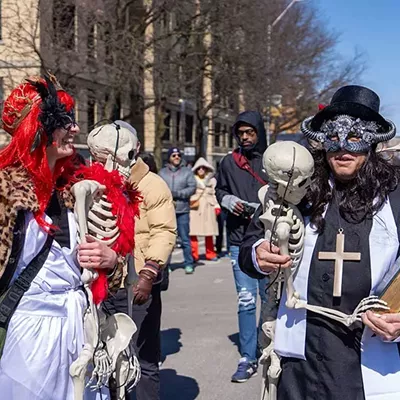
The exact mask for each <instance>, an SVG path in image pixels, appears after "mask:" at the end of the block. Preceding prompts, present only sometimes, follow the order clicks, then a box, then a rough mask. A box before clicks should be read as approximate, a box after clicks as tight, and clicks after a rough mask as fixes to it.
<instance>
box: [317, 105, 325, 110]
mask: <svg viewBox="0 0 400 400" xmlns="http://www.w3.org/2000/svg"><path fill="white" fill-rule="evenodd" d="M325 107H326V104H318V110H319V111H321V110H323V109H324V108H325Z"/></svg>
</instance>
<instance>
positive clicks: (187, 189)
mask: <svg viewBox="0 0 400 400" xmlns="http://www.w3.org/2000/svg"><path fill="white" fill-rule="evenodd" d="M159 175H160V176H161V178H163V179H164V181H165V182H166V183H167V185H168V187H169V190H170V191H171V193H172V197H173V199H174V203H175V212H176V213H177V214H183V213H188V212H190V206H189V200H190V197H191V196H192V194H194V193H195V191H196V187H197V184H196V180H195V178H194V175H193V172H192V170H191V169H190V168H188V167H185V166H183V165H182V164H181V165H180V166H179V167H177V168H175V167H173V166H172V165H171V164H167V165H166V166H165V167H164V168H162V169H161V171H160V172H159Z"/></svg>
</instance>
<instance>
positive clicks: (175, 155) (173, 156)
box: [171, 153, 181, 158]
mask: <svg viewBox="0 0 400 400" xmlns="http://www.w3.org/2000/svg"><path fill="white" fill-rule="evenodd" d="M171 158H181V155H180V154H178V153H175V154H171Z"/></svg>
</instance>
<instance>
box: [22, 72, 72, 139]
mask: <svg viewBox="0 0 400 400" xmlns="http://www.w3.org/2000/svg"><path fill="white" fill-rule="evenodd" d="M27 81H28V82H29V83H30V84H31V85H32V86H34V87H35V89H36V90H37V92H38V93H39V95H40V97H41V99H42V103H41V105H40V109H41V112H40V114H39V122H40V123H41V125H42V127H43V131H44V133H45V134H46V136H47V144H48V145H50V144H51V143H52V142H53V133H54V131H55V130H56V129H57V128H64V127H65V126H67V125H68V124H71V123H75V118H74V113H73V110H71V111H70V112H67V110H66V108H65V105H64V104H62V103H61V102H60V100H59V99H58V96H57V88H56V87H55V85H54V83H53V82H52V81H51V79H50V78H49V77H48V76H45V81H46V84H45V83H44V82H43V81H32V80H28V79H27Z"/></svg>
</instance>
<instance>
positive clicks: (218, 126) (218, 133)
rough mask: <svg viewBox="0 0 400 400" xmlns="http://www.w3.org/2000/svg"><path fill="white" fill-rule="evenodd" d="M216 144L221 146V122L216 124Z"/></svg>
mask: <svg viewBox="0 0 400 400" xmlns="http://www.w3.org/2000/svg"><path fill="white" fill-rule="evenodd" d="M214 146H215V147H220V146H221V124H220V123H219V122H216V123H215V124H214Z"/></svg>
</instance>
